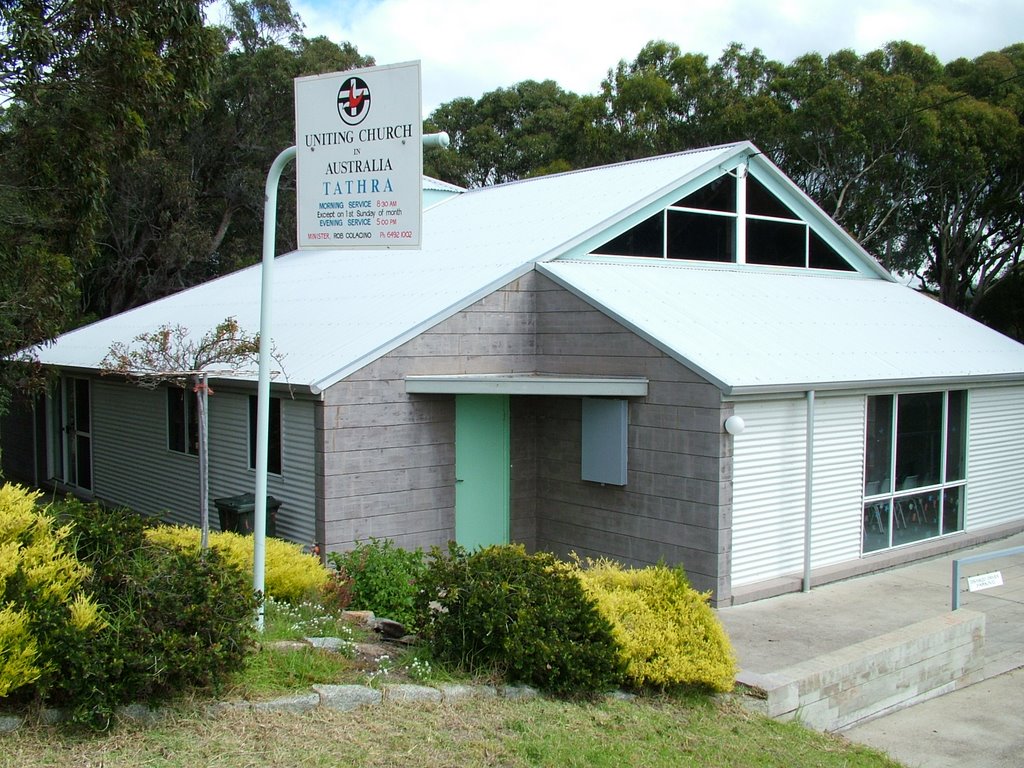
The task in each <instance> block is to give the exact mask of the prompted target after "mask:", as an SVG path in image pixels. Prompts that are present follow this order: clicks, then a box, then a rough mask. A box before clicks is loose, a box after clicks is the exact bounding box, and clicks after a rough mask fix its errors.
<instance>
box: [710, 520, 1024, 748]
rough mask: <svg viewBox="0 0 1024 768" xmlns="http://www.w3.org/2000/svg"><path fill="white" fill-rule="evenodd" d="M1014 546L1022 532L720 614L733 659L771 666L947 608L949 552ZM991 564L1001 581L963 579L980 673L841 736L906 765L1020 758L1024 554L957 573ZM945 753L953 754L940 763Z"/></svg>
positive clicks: (750, 667)
mask: <svg viewBox="0 0 1024 768" xmlns="http://www.w3.org/2000/svg"><path fill="white" fill-rule="evenodd" d="M1019 546H1024V534H1017V535H1015V536H1012V537H1009V538H1007V539H1002V540H1000V541H996V542H990V543H988V544H985V545H981V546H978V547H973V548H971V549H967V550H962V551H960V552H957V553H953V554H948V555H943V556H941V557H937V558H934V559H931V560H927V561H924V562H921V563H915V564H912V565H907V566H901V567H898V568H894V569H891V570H888V571H884V572H881V573H878V574H871V575H867V576H860V577H857V578H854V579H849V580H847V581H842V582H837V583H834V584H826V585H824V586H821V587H815V588H813V589H812V590H811V591H810V592H809V593H794V594H788V595H782V596H779V597H774V598H770V599H767V600H762V601H758V602H754V603H747V604H745V605H738V606H733V607H730V608H723V609H720V610H719V611H718V615H719V618H720V619H721V621H722V623H723V624H724V625H725V628H726V630H727V631H728V633H729V636H730V638H731V639H732V642H733V646H734V648H735V649H736V653H737V656H738V657H739V662H740V667H741V668H742V669H744V670H746V671H749V672H755V673H758V674H771V673H773V672H776V671H779V670H782V669H785V668H787V667H790V666H792V665H794V664H798V663H800V662H803V661H807V660H809V659H812V658H816V657H818V656H821V655H824V654H826V653H831V652H833V651H837V650H839V649H841V648H845V647H847V646H849V645H853V644H854V643H858V642H861V641H864V640H868V639H870V638H875V637H878V636H879V635H883V634H886V633H888V632H892V631H893V630H897V629H901V628H903V627H907V626H909V625H911V624H914V623H916V622H919V621H923V620H925V619H929V618H932V617H935V616H939V615H941V614H943V613H946V612H948V611H949V610H950V607H951V606H950V601H951V588H950V583H951V580H952V567H951V566H952V561H953V559H954V558H956V557H965V556H967V555H969V554H976V553H980V552H991V551H995V550H1001V549H1007V548H1010V547H1019ZM996 571H998V572H1000V574H1001V575H1002V579H1003V582H1004V583H1003V586H1000V587H995V588H992V589H987V590H984V591H978V592H967V591H966V584H964V591H962V592H961V603H960V604H961V607H962V608H965V609H969V610H971V611H977V612H981V613H984V614H985V667H984V675H983V676H984V678H985V680H984V681H983V682H981V683H977V684H975V685H973V686H969V687H967V688H964V689H961V690H960V691H956V692H954V693H950V694H946V695H945V696H941V697H939V698H937V699H932V700H930V701H927V702H924V703H921V704H917V705H915V706H912V707H909V708H907V709H904V710H901V711H899V712H896V713H893V714H889V715H885V716H883V717H880V718H877V719H875V720H874V721H871V722H868V723H863V724H856V725H855V726H853V727H852V728H850V729H849V730H847V731H846V735H847V736H848V737H850V738H851V739H853V740H855V741H860V742H863V743H865V744H868V745H870V746H874V747H877V748H879V749H883V750H885V751H887V752H889V753H890V754H892V755H893V756H894V757H896V758H897V759H899V760H901V761H903V762H905V763H906V764H907V765H911V766H917V765H925V766H929V767H930V766H942V765H957V766H959V767H960V768H964V767H966V766H1003V765H1007V766H1009V765H1013V766H1024V743H1022V739H1024V735H1022V734H1024V693H1022V692H1024V670H1020V668H1021V667H1024V556H1022V555H1017V556H1016V557H1012V558H1002V559H999V560H991V561H987V562H983V563H977V564H974V565H971V566H965V567H964V569H963V571H962V574H961V575H962V577H966V576H970V575H976V574H982V573H993V572H996ZM1013 670H1019V671H1013ZM972 755H973V756H974V757H971V756H972ZM945 756H949V757H948V759H949V760H951V762H939V759H940V758H941V759H943V760H945V759H947V757H945ZM1001 760H1010V762H1000V761H1001Z"/></svg>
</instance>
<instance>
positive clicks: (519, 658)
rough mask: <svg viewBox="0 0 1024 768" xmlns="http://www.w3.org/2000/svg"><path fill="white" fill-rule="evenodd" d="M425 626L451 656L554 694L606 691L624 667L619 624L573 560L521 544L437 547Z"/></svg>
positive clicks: (433, 642)
mask: <svg viewBox="0 0 1024 768" xmlns="http://www.w3.org/2000/svg"><path fill="white" fill-rule="evenodd" d="M416 626H417V628H418V630H419V632H420V635H421V636H422V637H423V638H424V639H425V640H426V642H427V643H428V644H429V647H430V649H431V652H432V653H433V654H434V656H435V657H436V658H437V659H438V660H440V661H442V662H445V663H448V664H451V665H453V666H455V667H457V668H459V669H462V670H464V671H467V672H469V673H471V674H480V673H490V672H496V673H498V674H500V675H501V676H502V677H503V678H504V679H505V680H506V681H508V682H510V683H527V684H529V685H532V686H534V687H536V688H538V689H540V690H542V691H547V692H551V693H556V694H583V693H599V692H603V691H606V690H609V689H610V688H613V687H615V686H616V685H617V684H618V683H619V681H620V680H621V678H622V674H623V671H624V670H623V664H622V661H621V659H620V654H619V651H618V648H617V646H616V643H615V640H614V637H613V635H612V626H611V624H609V622H608V621H607V620H605V619H604V618H603V617H602V616H601V614H600V613H599V612H598V610H597V606H596V605H595V604H594V602H593V600H591V599H590V598H589V597H588V596H587V595H586V593H585V592H584V591H583V587H582V585H581V583H580V581H579V578H578V577H577V575H576V574H575V573H574V571H573V568H572V566H570V565H569V564H568V563H563V562H560V561H559V560H557V559H555V558H554V557H553V556H551V555H547V554H535V555H528V554H527V553H526V550H525V549H523V547H521V546H501V547H488V548H486V549H481V550H478V551H476V552H474V553H472V554H470V553H467V552H466V550H465V549H463V548H461V547H458V546H457V545H451V546H450V547H449V551H448V553H447V554H444V553H442V552H440V551H439V550H436V549H435V550H434V551H433V552H432V553H431V558H430V561H429V564H428V567H427V570H426V572H425V573H424V575H423V576H422V578H421V581H420V589H419V590H418V592H417V599H416Z"/></svg>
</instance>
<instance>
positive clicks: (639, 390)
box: [405, 373, 648, 397]
mask: <svg viewBox="0 0 1024 768" xmlns="http://www.w3.org/2000/svg"><path fill="white" fill-rule="evenodd" d="M647 384H648V380H647V379H646V378H644V377H640V376H638V377H609V376H555V375H546V374H507V373H485V374H450V375H444V374H442V375H431V376H406V377H405V391H406V392H407V393H409V394H415V395H424V394H446V395H551V396H562V397H602V396H604V397H607V396H614V397H643V396H645V395H646V394H647Z"/></svg>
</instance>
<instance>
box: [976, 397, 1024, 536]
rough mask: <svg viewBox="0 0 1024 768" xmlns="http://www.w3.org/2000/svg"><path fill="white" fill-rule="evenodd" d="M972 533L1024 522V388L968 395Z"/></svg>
mask: <svg viewBox="0 0 1024 768" xmlns="http://www.w3.org/2000/svg"><path fill="white" fill-rule="evenodd" d="M968 408H969V411H968V412H969V414H970V416H969V422H968V441H969V442H968V447H967V508H966V520H965V527H966V529H967V530H969V531H974V530H978V529H980V528H986V527H988V526H992V525H1000V524H1003V523H1010V522H1013V521H1015V520H1020V519H1022V518H1024V387H996V388H993V389H976V390H971V391H970V393H969V395H968Z"/></svg>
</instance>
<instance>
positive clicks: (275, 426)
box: [249, 395, 281, 475]
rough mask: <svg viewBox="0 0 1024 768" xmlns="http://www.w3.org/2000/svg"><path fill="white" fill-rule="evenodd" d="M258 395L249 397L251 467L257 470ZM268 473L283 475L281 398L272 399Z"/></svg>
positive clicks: (268, 443) (268, 440)
mask: <svg viewBox="0 0 1024 768" xmlns="http://www.w3.org/2000/svg"><path fill="white" fill-rule="evenodd" d="M257 402H258V401H257V398H256V395H249V467H250V469H255V468H256V408H257ZM267 472H269V473H270V474H272V475H280V474H281V398H279V397H272V398H270V430H269V434H268V439H267Z"/></svg>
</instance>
